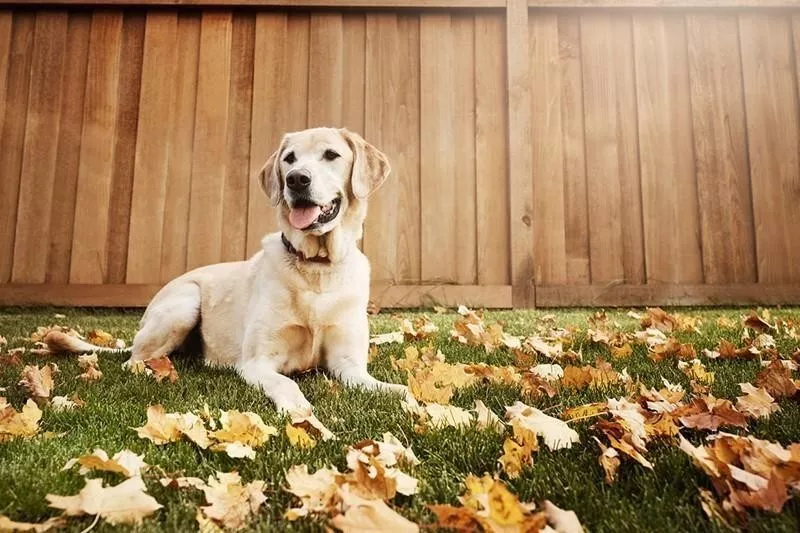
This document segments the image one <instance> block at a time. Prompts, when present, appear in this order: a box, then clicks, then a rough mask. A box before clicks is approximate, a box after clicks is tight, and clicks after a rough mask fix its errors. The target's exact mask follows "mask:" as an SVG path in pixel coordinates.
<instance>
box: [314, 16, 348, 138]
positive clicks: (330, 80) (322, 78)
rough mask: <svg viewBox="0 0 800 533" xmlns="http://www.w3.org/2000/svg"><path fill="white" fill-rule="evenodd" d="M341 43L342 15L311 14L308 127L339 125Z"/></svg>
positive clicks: (342, 55)
mask: <svg viewBox="0 0 800 533" xmlns="http://www.w3.org/2000/svg"><path fill="white" fill-rule="evenodd" d="M343 50H344V39H343V34H342V15H340V14H338V13H312V14H311V21H310V28H309V54H308V59H309V61H308V76H309V79H310V80H312V82H311V83H309V84H308V125H309V127H315V126H338V125H339V124H341V122H342V94H343V93H342V89H343V70H344V69H343V67H344V65H343V59H344V53H343Z"/></svg>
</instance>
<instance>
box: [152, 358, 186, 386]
mask: <svg viewBox="0 0 800 533" xmlns="http://www.w3.org/2000/svg"><path fill="white" fill-rule="evenodd" d="M144 364H145V366H147V368H149V369H150V370H152V376H153V377H154V378H155V380H156V381H157V382H159V383H161V382H162V381H163V380H165V379H167V380H169V382H170V383H175V382H176V381H178V372H177V371H176V370H175V367H174V366H173V365H172V361H170V359H169V357H167V356H166V355H162V356H161V357H156V358H155V359H148V360H147V361H145V362H144Z"/></svg>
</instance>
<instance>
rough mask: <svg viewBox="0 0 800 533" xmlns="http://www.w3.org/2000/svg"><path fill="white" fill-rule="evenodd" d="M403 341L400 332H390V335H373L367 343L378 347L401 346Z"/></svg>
mask: <svg viewBox="0 0 800 533" xmlns="http://www.w3.org/2000/svg"><path fill="white" fill-rule="evenodd" d="M403 341H405V337H404V336H403V332H402V331H392V332H390V333H382V334H380V335H373V336H372V337H370V338H369V343H370V344H374V345H375V346H380V345H381V344H392V343H396V344H403Z"/></svg>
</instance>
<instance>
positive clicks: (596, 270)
mask: <svg viewBox="0 0 800 533" xmlns="http://www.w3.org/2000/svg"><path fill="white" fill-rule="evenodd" d="M580 26H581V55H582V58H583V61H582V68H583V96H584V113H585V128H586V168H587V175H586V179H587V180H588V183H589V231H590V254H591V278H592V281H593V282H606V281H620V280H624V281H625V282H626V283H630V284H636V283H644V281H645V277H646V276H645V266H644V251H643V242H642V241H643V237H642V204H641V185H640V181H639V161H638V157H639V146H638V139H637V124H636V122H637V120H636V97H635V87H634V79H633V76H634V73H633V57H632V55H633V48H632V45H633V43H632V37H631V21H630V18H628V17H627V16H625V17H615V16H611V15H608V14H605V13H591V14H582V15H581V21H580Z"/></svg>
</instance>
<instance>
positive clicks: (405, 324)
mask: <svg viewBox="0 0 800 533" xmlns="http://www.w3.org/2000/svg"><path fill="white" fill-rule="evenodd" d="M400 331H401V332H402V333H403V336H404V338H405V340H407V341H411V340H417V341H421V340H425V339H427V338H429V337H430V336H431V335H433V334H434V333H436V332H437V331H439V328H438V327H437V326H436V324H434V323H433V322H431V319H430V318H428V317H427V315H422V316H419V317H417V318H415V319H414V320H411V319H410V318H402V319H400Z"/></svg>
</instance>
